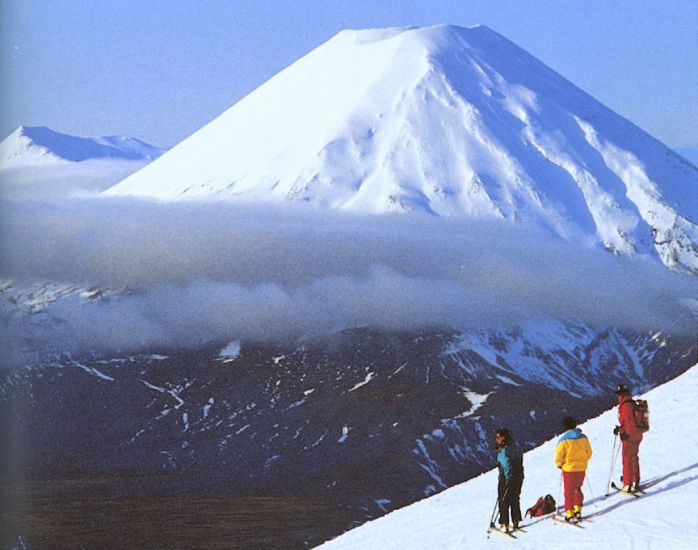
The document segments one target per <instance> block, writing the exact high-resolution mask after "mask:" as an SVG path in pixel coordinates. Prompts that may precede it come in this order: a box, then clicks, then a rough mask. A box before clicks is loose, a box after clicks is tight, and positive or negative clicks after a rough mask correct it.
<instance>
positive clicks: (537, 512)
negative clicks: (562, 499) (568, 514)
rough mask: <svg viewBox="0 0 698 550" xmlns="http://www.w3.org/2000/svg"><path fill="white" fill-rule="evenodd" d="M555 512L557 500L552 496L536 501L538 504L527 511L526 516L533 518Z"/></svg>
mask: <svg viewBox="0 0 698 550" xmlns="http://www.w3.org/2000/svg"><path fill="white" fill-rule="evenodd" d="M554 511H555V499H554V498H553V497H552V496H551V495H545V496H544V497H540V498H539V499H538V500H536V503H535V504H534V505H533V506H531V507H530V508H529V509H528V510H526V514H525V515H524V517H526V516H531V517H532V518H535V517H538V516H543V515H545V514H549V513H550V512H554Z"/></svg>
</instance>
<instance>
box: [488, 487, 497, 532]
mask: <svg viewBox="0 0 698 550" xmlns="http://www.w3.org/2000/svg"><path fill="white" fill-rule="evenodd" d="M498 504H499V495H497V500H496V501H495V503H494V508H493V509H492V516H491V517H490V527H489V529H487V538H490V533H491V532H492V529H494V516H495V515H496V514H497V505H498Z"/></svg>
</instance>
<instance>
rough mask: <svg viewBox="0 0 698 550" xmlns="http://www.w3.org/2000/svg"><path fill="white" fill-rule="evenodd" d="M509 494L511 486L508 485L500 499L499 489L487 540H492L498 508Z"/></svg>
mask: <svg viewBox="0 0 698 550" xmlns="http://www.w3.org/2000/svg"><path fill="white" fill-rule="evenodd" d="M508 492H509V484H508V483H507V484H506V486H505V488H504V494H503V495H502V498H501V499H500V498H499V489H497V501H496V502H495V503H494V509H493V510H492V517H491V518H490V527H489V529H487V538H490V533H491V532H492V529H494V518H495V516H496V514H497V506H498V505H499V504H500V503H502V502H504V501H505V500H506V498H507V493H508Z"/></svg>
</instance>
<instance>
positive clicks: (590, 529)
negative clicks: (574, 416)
mask: <svg viewBox="0 0 698 550" xmlns="http://www.w3.org/2000/svg"><path fill="white" fill-rule="evenodd" d="M696 392H698V368H696V366H694V367H693V368H691V369H690V370H689V371H687V372H686V373H684V374H683V375H681V376H679V377H678V378H676V379H674V380H672V381H671V382H668V383H666V384H664V385H662V386H660V387H658V388H655V389H654V390H652V391H650V392H648V393H647V394H646V395H644V396H643V398H644V399H647V400H648V402H649V403H650V407H651V414H652V427H651V429H650V432H648V433H647V434H646V435H645V437H644V440H643V442H642V445H641V446H640V465H641V469H642V481H643V485H645V486H646V492H645V493H644V494H642V496H641V497H640V498H634V497H631V496H625V495H622V494H619V493H617V492H616V491H613V490H611V493H612V494H610V495H609V496H608V497H606V496H605V495H606V493H607V492H608V481H609V477H610V475H611V457H612V456H613V452H614V450H615V449H617V447H615V448H614V446H613V445H614V441H613V434H612V433H611V430H612V428H613V426H615V425H616V423H617V418H616V411H615V409H614V410H611V411H608V412H606V413H604V414H602V415H601V416H599V417H598V418H595V419H593V420H590V421H588V422H587V423H585V424H584V425H582V426H581V428H582V431H583V432H584V433H585V434H586V435H587V436H588V437H589V440H590V442H591V444H592V447H593V451H594V455H593V456H592V459H591V461H590V463H589V469H588V470H587V481H586V482H585V484H584V488H583V490H584V493H585V504H584V514H585V516H586V517H587V518H589V520H590V521H587V522H585V523H583V526H584V529H579V528H575V527H572V526H567V525H561V524H559V523H555V522H553V521H552V520H551V519H549V518H548V517H541V518H532V519H528V520H526V521H524V522H523V525H524V526H525V529H526V532H525V533H517V534H516V537H517V540H513V539H506V538H504V537H503V536H501V535H499V534H497V533H493V534H492V535H491V536H490V537H489V539H488V538H487V535H486V532H487V527H488V524H489V519H490V514H491V513H492V506H493V504H494V502H495V501H496V499H497V471H496V469H495V470H492V471H489V472H488V473H486V474H483V475H481V476H479V477H477V478H475V479H472V480H470V481H468V482H466V483H463V484H461V485H459V486H457V487H453V488H451V489H449V490H447V491H444V492H442V493H440V494H438V495H436V496H433V497H430V498H428V499H424V500H422V501H420V502H417V503H415V504H413V505H411V506H408V507H406V508H403V509H401V510H398V511H396V512H393V513H391V514H388V515H387V516H384V517H382V518H380V519H377V520H375V521H372V522H369V523H367V524H365V525H363V526H361V527H359V528H357V529H354V530H353V531H351V532H349V533H346V534H345V535H342V536H340V537H338V538H337V539H335V540H333V541H331V542H329V543H327V544H324V545H323V546H322V548H327V549H328V550H330V549H333V550H334V549H336V550H340V549H343V548H346V549H355V548H361V549H363V550H370V549H373V548H375V549H381V550H385V549H390V548H395V549H412V548H414V549H423V548H440V549H444V550H446V549H451V548H452V549H457V548H473V549H477V548H500V547H507V548H508V547H511V548H532V549H533V548H564V549H568V548H618V549H624V548H628V549H631V548H675V549H679V548H685V549H689V548H694V547H695V541H696V540H698V526H696V522H695V521H694V519H693V518H694V517H695V513H696V500H695V493H696V489H697V488H698V476H696V470H698V463H696V457H698V441H696V439H695V438H691V437H684V434H685V428H686V425H685V419H686V418H690V417H691V416H693V399H692V397H690V396H693V395H695V394H696ZM514 435H515V436H516V434H514ZM521 435H523V434H519V436H521ZM556 442H557V437H555V438H553V439H551V440H550V441H548V442H547V443H546V444H544V445H542V446H541V447H539V448H537V449H534V450H532V451H529V452H528V453H526V454H525V455H524V469H525V475H526V479H525V480H524V484H523V490H522V495H521V507H522V510H525V509H526V508H528V507H529V506H531V505H532V504H533V503H534V502H535V501H536V499H537V498H538V497H539V496H543V495H545V494H546V493H549V494H552V495H553V497H555V499H556V500H557V502H558V504H559V505H561V504H562V503H563V498H562V495H561V494H560V490H559V485H560V476H559V473H558V471H557V470H556V468H555V466H554V464H553V454H554V448H555V444H556ZM493 462H494V459H493ZM620 463H621V460H620V458H618V460H617V461H616V466H615V469H614V471H613V479H614V480H615V481H616V482H618V476H619V475H620V470H621V467H620Z"/></svg>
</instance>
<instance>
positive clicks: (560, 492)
mask: <svg viewBox="0 0 698 550" xmlns="http://www.w3.org/2000/svg"><path fill="white" fill-rule="evenodd" d="M563 477H564V471H563V470H562V468H560V485H559V487H558V489H557V501H558V502H560V495H562V478H563ZM559 508H560V505H559V504H558V505H557V506H556V507H555V515H556V516H559V515H560V513H559Z"/></svg>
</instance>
